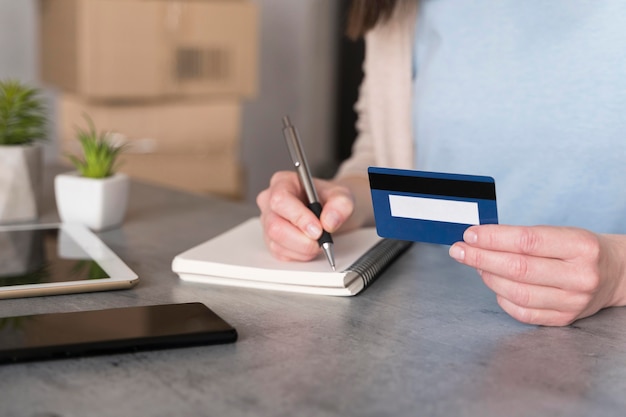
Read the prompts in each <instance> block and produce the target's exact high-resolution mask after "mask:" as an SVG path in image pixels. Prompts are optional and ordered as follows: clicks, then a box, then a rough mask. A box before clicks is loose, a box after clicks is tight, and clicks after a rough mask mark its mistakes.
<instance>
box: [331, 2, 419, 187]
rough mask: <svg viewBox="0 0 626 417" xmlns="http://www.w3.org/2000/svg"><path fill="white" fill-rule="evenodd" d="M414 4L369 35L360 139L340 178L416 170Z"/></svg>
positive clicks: (359, 108) (359, 110)
mask: <svg viewBox="0 0 626 417" xmlns="http://www.w3.org/2000/svg"><path fill="white" fill-rule="evenodd" d="M415 20H416V7H415V4H414V3H413V2H409V3H408V4H405V5H403V6H402V7H398V8H397V9H396V10H395V11H394V14H393V16H392V17H391V19H390V20H389V21H387V22H385V23H384V24H380V25H378V26H376V27H375V28H374V29H372V30H371V31H370V32H368V33H367V34H366V36H365V60H364V63H363V72H364V77H363V81H362V83H361V87H360V89H359V98H358V100H357V102H356V104H355V107H354V108H355V111H356V112H357V123H356V129H357V138H356V141H355V143H354V145H353V147H352V154H351V156H350V157H349V158H348V159H347V160H346V161H344V162H343V163H342V165H341V166H340V167H339V171H338V173H337V175H336V178H345V177H353V176H366V175H367V168H368V167H369V166H374V165H375V166H386V167H394V168H411V167H413V161H414V155H413V135H412V127H411V126H412V124H411V105H412V80H411V66H412V49H413V48H412V45H413V38H414V36H413V35H414V28H415Z"/></svg>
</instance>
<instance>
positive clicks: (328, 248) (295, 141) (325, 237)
mask: <svg viewBox="0 0 626 417" xmlns="http://www.w3.org/2000/svg"><path fill="white" fill-rule="evenodd" d="M283 136H285V141H286V142H287V148H289V154H290V155H291V160H292V161H293V165H294V166H295V168H296V172H297V173H298V178H299V179H300V183H301V184H302V187H303V188H304V192H305V193H306V197H307V199H308V200H309V209H310V210H311V211H312V212H313V213H315V215H316V216H317V218H318V219H319V217H320V215H321V213H322V205H321V204H320V202H319V198H318V196H317V191H316V190H315V186H314V185H313V177H312V176H311V171H309V164H308V163H307V160H306V156H305V155H304V148H303V147H302V142H301V141H300V135H299V134H298V131H297V130H296V128H295V126H294V125H292V124H291V121H290V120H289V116H285V117H283ZM317 242H318V243H319V245H320V247H321V248H322V250H323V251H324V254H325V255H326V258H327V259H328V263H329V264H330V267H331V268H332V269H333V271H334V270H335V254H334V253H333V238H332V237H331V236H330V233H328V232H327V231H325V230H324V231H323V233H322V236H320V238H319V239H318V240H317Z"/></svg>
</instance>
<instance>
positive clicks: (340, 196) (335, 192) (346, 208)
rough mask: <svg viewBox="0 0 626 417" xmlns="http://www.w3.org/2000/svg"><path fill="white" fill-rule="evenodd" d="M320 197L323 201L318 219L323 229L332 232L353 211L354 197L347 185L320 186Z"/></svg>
mask: <svg viewBox="0 0 626 417" xmlns="http://www.w3.org/2000/svg"><path fill="white" fill-rule="evenodd" d="M320 199H321V200H322V201H323V202H324V207H323V209H322V215H321V216H320V220H321V222H322V227H323V228H324V230H326V231H328V232H330V233H334V232H335V231H336V230H337V229H339V227H341V225H343V224H344V223H345V222H346V221H347V220H348V218H349V217H350V216H351V215H352V213H353V212H354V198H353V196H352V193H351V192H350V190H349V189H348V188H347V187H343V186H331V187H322V188H320Z"/></svg>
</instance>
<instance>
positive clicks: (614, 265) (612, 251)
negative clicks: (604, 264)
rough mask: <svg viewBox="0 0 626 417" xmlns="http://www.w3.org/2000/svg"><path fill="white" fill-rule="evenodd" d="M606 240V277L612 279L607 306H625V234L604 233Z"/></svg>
mask: <svg viewBox="0 0 626 417" xmlns="http://www.w3.org/2000/svg"><path fill="white" fill-rule="evenodd" d="M604 237H605V238H606V239H607V241H608V246H609V252H608V256H609V259H608V268H607V271H606V274H607V278H608V279H610V280H613V281H614V286H613V294H612V295H611V297H610V298H609V305H608V306H607V307H609V306H613V307H617V306H626V236H625V235H604Z"/></svg>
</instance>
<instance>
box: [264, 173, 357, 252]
mask: <svg viewBox="0 0 626 417" xmlns="http://www.w3.org/2000/svg"><path fill="white" fill-rule="evenodd" d="M314 183H315V187H316V189H317V194H318V197H319V199H320V203H321V204H322V207H323V208H322V214H321V216H320V218H319V219H318V218H317V217H316V216H315V214H314V213H313V212H312V211H311V210H310V209H309V208H308V203H307V202H306V195H305V193H304V190H303V189H302V186H301V185H300V182H299V180H298V176H297V175H296V173H295V172H293V171H279V172H276V173H275V174H274V175H273V176H272V178H271V180H270V185H269V187H268V188H266V189H265V190H263V191H261V192H260V193H259V195H258V196H257V199H256V202H257V205H258V206H259V209H260V210H261V223H262V225H263V236H264V239H265V243H266V245H267V247H268V248H269V250H270V252H271V253H272V255H273V256H274V257H276V258H278V259H281V260H286V261H310V260H312V259H313V258H315V257H316V256H317V255H318V254H319V253H320V248H319V245H318V243H317V239H318V238H319V237H320V236H321V234H322V229H323V230H326V231H327V232H329V233H334V232H336V231H337V230H338V229H339V228H340V227H341V226H343V225H344V224H345V223H346V221H347V220H348V219H349V218H350V216H351V215H352V213H353V212H354V207H355V202H354V196H353V194H352V192H351V191H350V189H349V188H348V187H346V186H343V185H340V184H338V183H337V182H333V181H324V180H320V179H314Z"/></svg>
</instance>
